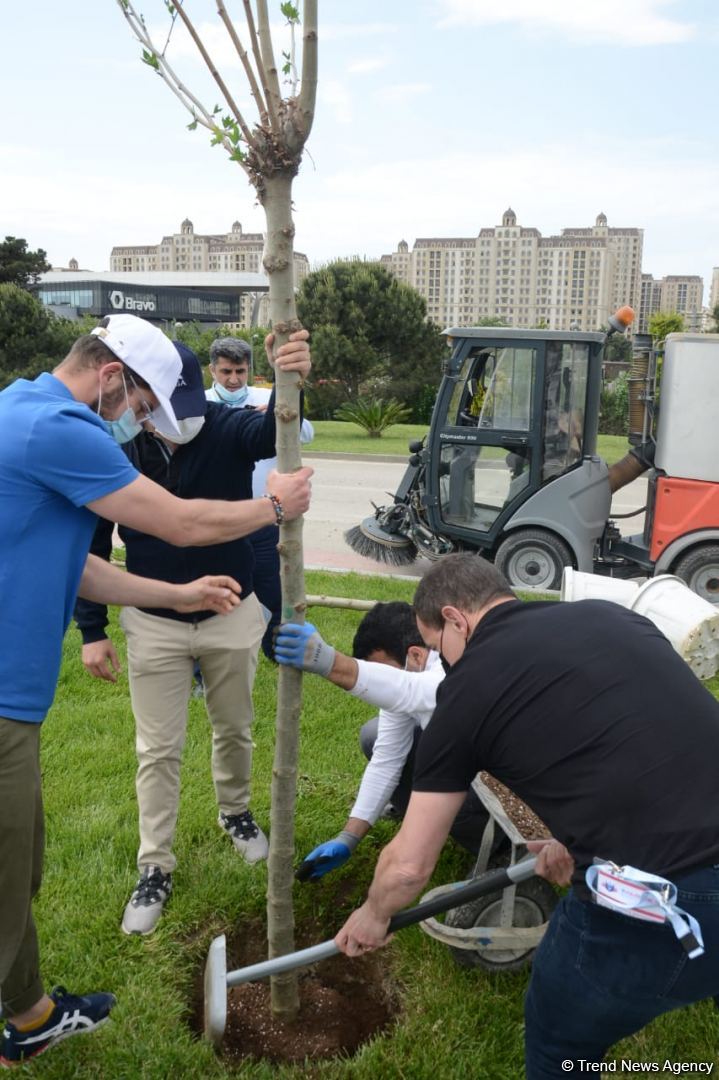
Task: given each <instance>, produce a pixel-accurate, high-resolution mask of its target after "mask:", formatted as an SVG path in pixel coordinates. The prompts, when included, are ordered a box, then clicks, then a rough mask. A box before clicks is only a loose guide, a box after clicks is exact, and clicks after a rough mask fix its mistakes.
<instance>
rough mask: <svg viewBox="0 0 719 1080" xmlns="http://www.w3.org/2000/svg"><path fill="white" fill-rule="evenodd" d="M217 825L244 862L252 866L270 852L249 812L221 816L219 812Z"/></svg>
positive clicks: (264, 837) (261, 832)
mask: <svg viewBox="0 0 719 1080" xmlns="http://www.w3.org/2000/svg"><path fill="white" fill-rule="evenodd" d="M217 824H218V825H219V826H220V828H221V829H224V830H225V832H226V833H227V835H228V836H229V837H230V838H231V839H232V843H233V844H234V845H235V847H236V848H237V850H238V851H239V853H240V855H242V857H243V859H244V860H245V862H248V863H250V865H252V863H256V862H261V861H262V859H266V858H267V855H268V854H269V850H270V846H269V844H268V843H267V837H266V836H265V834H264V833H263V831H262V829H261V828H260V827H259V825H258V824H257V822H256V821H255V819H254V818H253V816H252V814H251V813H250V811H249V810H243V812H242V813H241V814H223V813H222V812H220V816H219V817H218V819H217Z"/></svg>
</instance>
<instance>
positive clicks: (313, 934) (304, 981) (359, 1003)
mask: <svg viewBox="0 0 719 1080" xmlns="http://www.w3.org/2000/svg"><path fill="white" fill-rule="evenodd" d="M326 937H327V930H326V928H325V930H324V933H323V931H322V929H321V928H317V927H313V928H310V929H307V928H305V930H304V931H303V932H301V933H300V934H298V938H299V939H301V940H298V941H297V948H298V949H301V948H305V947H306V946H307V945H316V944H317V942H319V941H321V940H324V938H326ZM265 948H266V938H265V930H264V927H263V925H262V924H261V923H260V922H259V921H257V920H253V921H252V922H249V921H248V922H247V923H245V924H243V926H242V927H241V928H240V929H239V930H238V932H237V934H236V935H233V936H232V937H231V938H230V940H229V941H228V947H227V969H228V971H234V970H236V969H237V968H242V967H246V966H247V965H249V964H255V963H258V962H259V961H260V960H264V959H266V953H265V952H264V950H265ZM389 959H390V957H389V953H388V952H386V951H385V950H383V949H380V950H378V951H377V952H375V953H370V954H368V955H367V956H361V957H357V958H356V959H353V960H350V959H348V958H347V957H346V956H336V957H333V958H331V959H329V960H323V961H322V963H321V964H318V965H316V966H315V967H314V968H310V969H308V970H306V971H300V972H299V979H300V1012H299V1016H298V1018H297V1020H296V1021H294V1023H292V1024H285V1023H282V1022H281V1021H279V1020H276V1019H275V1018H274V1017H273V1016H272V1011H271V1008H270V983H269V979H264V980H263V981H262V982H253V983H247V984H246V985H244V986H237V987H234V988H233V989H231V990H229V992H228V995H227V1025H226V1028H225V1038H224V1040H223V1043H222V1051H221V1053H222V1057H223V1058H224V1059H225V1060H228V1061H232V1062H235V1063H240V1062H241V1061H242V1060H244V1059H247V1058H254V1059H263V1060H266V1061H269V1062H272V1063H273V1064H281V1063H292V1062H295V1063H296V1062H302V1061H304V1060H305V1059H309V1060H320V1059H322V1058H331V1057H348V1056H350V1055H352V1054H354V1053H355V1052H356V1051H357V1050H358V1049H359V1047H360V1046H362V1044H363V1043H365V1042H367V1041H368V1040H369V1039H371V1038H372V1037H373V1036H375V1035H377V1034H381V1033H382V1032H383V1031H385V1030H386V1029H387V1028H388V1027H390V1025H391V1024H392V1022H393V1021H394V1019H395V1017H396V1016H397V1014H398V1011H399V995H398V992H397V991H396V989H395V987H394V985H393V983H392V981H391V979H390V976H389V974H388V970H389V969H388V964H389ZM203 1023H204V1020H203V986H202V972H198V978H197V982H196V987H195V996H194V1002H193V1008H192V1020H191V1026H192V1028H193V1030H194V1031H196V1032H197V1034H198V1035H200V1034H201V1033H202V1028H203Z"/></svg>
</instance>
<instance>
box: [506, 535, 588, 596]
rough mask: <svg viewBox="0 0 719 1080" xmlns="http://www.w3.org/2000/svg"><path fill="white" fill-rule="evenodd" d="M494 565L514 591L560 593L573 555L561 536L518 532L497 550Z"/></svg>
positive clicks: (571, 563)
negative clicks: (541, 590)
mask: <svg viewBox="0 0 719 1080" xmlns="http://www.w3.org/2000/svg"><path fill="white" fill-rule="evenodd" d="M494 564H495V566H496V567H497V569H498V570H501V571H502V573H503V574H504V576H505V577H506V579H507V581H508V582H509V584H510V585H511V586H512V588H515V589H523V588H527V587H528V586H529V587H532V588H535V589H558V588H559V587H560V586H561V584H562V572H563V570H564V567H565V566H572V565H573V559H572V553H571V551H570V550H569V548H568V547H567V545H566V544H565V543H564V541H563V540H560V539H559V537H558V536H554V534H553V533H550V532H545V531H544V530H543V529H518V530H517V531H516V532H512V533H510V534H509V536H508V537H507V539H506V540H503V541H502V543H501V544H500V545H499V548H498V549H497V554H496V556H495V560H494Z"/></svg>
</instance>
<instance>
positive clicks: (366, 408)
mask: <svg viewBox="0 0 719 1080" xmlns="http://www.w3.org/2000/svg"><path fill="white" fill-rule="evenodd" d="M408 418H409V409H408V408H407V407H406V406H404V405H402V404H401V403H400V402H399V401H397V399H396V398H387V399H384V400H383V399H382V398H357V399H356V400H355V401H346V402H345V403H344V405H341V406H340V407H339V409H337V410H336V412H335V420H346V421H348V422H349V423H351V424H358V425H359V427H361V428H363V430H364V431H366V432H367V434H368V435H369V437H370V439H379V438H380V437H381V435H382V432H383V431H384V430H385V429H386V428H388V427H391V425H392V424H401V423H403V421H405V420H407V419H408Z"/></svg>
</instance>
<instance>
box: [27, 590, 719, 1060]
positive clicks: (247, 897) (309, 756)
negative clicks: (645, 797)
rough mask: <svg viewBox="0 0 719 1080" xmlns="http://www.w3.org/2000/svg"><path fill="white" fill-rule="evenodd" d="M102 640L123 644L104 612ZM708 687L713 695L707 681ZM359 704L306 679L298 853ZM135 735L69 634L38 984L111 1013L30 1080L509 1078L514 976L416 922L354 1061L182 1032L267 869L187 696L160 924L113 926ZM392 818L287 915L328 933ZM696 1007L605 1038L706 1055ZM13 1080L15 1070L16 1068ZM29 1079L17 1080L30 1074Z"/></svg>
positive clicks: (708, 1008)
mask: <svg viewBox="0 0 719 1080" xmlns="http://www.w3.org/2000/svg"><path fill="white" fill-rule="evenodd" d="M307 591H308V593H310V594H315V595H334V596H345V597H359V598H368V599H383V600H387V599H405V600H409V599H411V596H412V591H413V584H412V582H406V581H397V580H390V579H387V578H369V577H363V576H360V575H356V574H346V575H337V574H321V573H308V575H307ZM310 617H311V619H312V620H313V621H314V622H316V623H317V625H318V626H319V627H320V629H321V631H322V633H323V634H324V635H325V636H326V637H327V639H328V640H330V641H332V642H333V643H335V644H336V645H337V646H338V647H339V648H341V649H343V650H345V651H349V649H350V646H351V640H352V636H353V633H354V629H355V627H356V625H357V623H358V622H359V620H360V619H361V617H362V614H361V613H360V612H349V611H346V610H341V609H340V610H338V609H330V608H319V607H318V608H314V609H311V610H310ZM112 636H113V639H114V640H115V642H116V644H117V645H118V646H119V647H120V648H122V647H123V638H122V634H121V633H120V632H119V631H118V629H117V622H116V620H114V621H113V630H112ZM275 683H276V674H275V670H274V669H273V667H272V666H271V665H270V664H269V663H267V661H266V660H265V659H264V658H261V660H260V667H259V670H258V676H257V682H256V695H255V700H256V721H255V728H254V738H255V742H256V747H257V749H256V757H255V768H254V780H253V788H254V794H253V799H252V807H253V810H254V811H255V813H256V815H257V818H258V819H259V821H260V822H261V823H262V824H263V825H265V826H266V825H267V823H268V820H269V805H268V803H269V786H270V775H271V762H272V753H273V722H274V709H275ZM711 689H712V690H713V692H714V693H717V691H718V690H719V680H713V682H712V684H711ZM372 713H373V710H372V709H371V708H370V707H369V706H366V705H364V704H362V703H361V702H358V701H355V699H354V698H351V697H349V696H348V695H346V694H343V693H342V692H341V691H340V690H338V689H336V688H335V687H333V686H331V685H329V684H328V683H326V682H324V681H323V680H321V679H318V678H314V677H312V676H308V677H307V678H306V679H305V680H304V708H303V714H302V736H301V759H300V775H299V785H298V787H299V790H298V801H297V819H296V850H297V855H298V857H300V856H302V855H304V854H306V853H307V852H308V851H309V850H310V849H311V848H312V847H314V846H315V845H316V844H317V843H319V842H321V841H322V840H325V839H328V838H330V837H331V836H333V835H334V834H335V833H336V831H337V830H338V829H339V828H341V826H342V825H343V823H344V821H345V818H346V815H347V812H348V810H349V808H350V806H351V803H352V801H353V796H354V794H355V792H356V789H357V784H358V781H359V778H360V775H361V773H362V769H363V758H362V756H361V754H360V751H359V747H358V744H357V735H358V731H359V727H360V725H361V723H363V722H364V720H366V719H367V718H368V717H369V716H371V715H372ZM133 743H134V731H133V719H132V713H131V710H130V704H129V699H128V693H127V682H126V678H125V677H124V676H122V677H121V679H120V681H119V683H118V684H117V685H116V686H110V685H109V684H107V683H104V682H99V681H97V680H93V679H91V678H90V676H88V675H86V674H85V672H84V670H83V668H82V665H81V662H80V649H79V635H78V634H77V632H76V631H75V630H71V631H70V632H69V633H68V636H67V640H66V643H65V658H64V664H63V669H62V675H61V679H60V684H59V687H58V693H57V697H56V701H55V705H54V707H53V709H52V712H51V715H50V717H49V718H48V721H47V724H46V727H45V729H44V732H43V758H42V760H43V774H44V784H45V803H46V813H47V829H48V843H47V855H46V870H45V880H44V884H43V889H42V892H41V894H40V897H39V899H38V902H37V904H36V915H37V921H38V925H39V932H40V938H41V945H42V970H43V976H44V978H45V980H46V982H47V984H48V985H53V984H54V983H63V984H66V985H67V986H68V987H69V988H70V989H71V990H73V991H77V992H82V991H84V990H90V989H108V990H112V991H113V992H115V993H116V994H117V997H118V1005H117V1008H116V1010H115V1011H114V1013H113V1022H112V1023H111V1024H108V1025H107V1027H105V1028H104V1029H103V1030H102V1031H101V1032H98V1033H97V1034H94V1035H92V1036H91V1037H89V1038H87V1039H84V1038H83V1039H71V1040H69V1041H68V1042H67V1043H65V1044H63V1045H62V1046H60V1047H58V1048H57V1049H54V1050H52V1051H51V1052H50V1053H48V1054H47V1055H46V1056H44V1057H42V1058H40V1059H38V1061H37V1062H35V1063H34V1065H33V1066H32V1075H33V1076H35V1077H38V1078H43V1080H48V1078H52V1080H97V1078H98V1077H100V1078H102V1080H166V1078H167V1080H169V1078H173V1080H174V1078H178V1080H179V1078H185V1077H188V1078H189V1077H191V1078H202V1080H204V1078H222V1077H228V1078H230V1077H243V1078H253V1080H260V1078H263V1080H270V1078H271V1077H272V1078H274V1077H279V1078H281V1080H283V1078H289V1077H296V1078H299V1077H303V1076H307V1075H311V1076H312V1077H317V1078H336V1080H340V1078H343V1080H344V1078H347V1080H350V1078H351V1080H377V1078H382V1080H385V1078H389V1080H425V1078H426V1080H454V1078H457V1080H516V1078H518V1077H521V1075H522V998H523V992H524V989H525V986H526V982H527V973H526V972H521V973H517V974H491V975H490V974H487V973H486V972H483V971H480V970H471V971H470V970H462V969H460V968H458V967H457V966H456V965H455V964H454V962H453V960H452V958H451V956H450V954H449V952H448V950H447V949H446V948H444V947H443V946H442V945H440V944H438V943H436V942H434V941H432V940H431V939H429V938H428V937H427V936H425V935H424V934H423V933H422V932H421V931H420V930H419V929H418V928H416V927H413V928H411V929H409V930H405V931H402V933H400V934H398V935H397V937H396V938H395V939H394V941H393V942H392V944H391V945H390V946H389V947H388V950H387V959H388V964H389V966H390V970H391V975H392V978H393V980H394V982H395V983H396V985H397V986H398V987H399V992H400V997H401V1007H402V1014H401V1018H400V1020H399V1022H398V1023H397V1025H396V1027H394V1028H393V1029H392V1030H391V1031H390V1033H389V1034H387V1035H385V1036H383V1037H379V1038H376V1039H375V1040H374V1041H373V1042H371V1043H370V1044H368V1045H366V1046H365V1047H364V1048H363V1050H362V1051H361V1052H360V1053H359V1055H358V1056H357V1057H356V1058H355V1059H353V1060H352V1061H344V1062H342V1061H340V1062H334V1063H332V1062H330V1063H324V1064H313V1065H312V1066H311V1068H308V1070H304V1069H302V1068H299V1067H295V1068H290V1067H287V1068H277V1069H275V1068H270V1067H269V1066H267V1065H264V1064H260V1063H257V1064H246V1065H242V1066H238V1065H237V1064H236V1063H235V1064H230V1063H227V1062H225V1061H223V1060H222V1059H221V1058H217V1057H216V1056H215V1054H214V1053H213V1051H212V1050H210V1048H209V1047H208V1046H207V1045H205V1044H204V1043H203V1042H201V1041H199V1040H198V1039H197V1038H196V1036H195V1035H194V1034H193V1033H192V1031H191V1029H190V1025H189V1018H190V1017H189V1014H190V1003H191V999H192V996H193V988H194V985H195V980H196V977H197V972H198V971H199V969H200V967H201V965H202V963H203V962H204V958H205V956H206V953H207V947H208V945H209V943H210V940H211V939H212V938H213V937H214V936H215V935H216V934H218V933H219V932H222V931H228V932H230V933H232V932H233V931H237V930H241V929H242V927H243V925H245V926H246V925H247V924H248V921H252V920H263V919H264V890H265V884H266V877H267V873H266V867H265V865H264V864H260V865H258V866H256V867H254V868H250V867H248V866H247V865H246V864H245V863H244V862H243V861H242V860H241V859H240V858H239V857H238V856H237V855H236V854H235V853H234V850H233V849H232V846H231V844H230V843H229V841H228V840H227V838H226V837H224V836H223V835H222V834H221V832H220V830H219V829H218V827H217V825H216V824H215V820H216V815H217V810H216V806H215V801H214V794H213V790H212V784H211V779H210V761H209V757H210V738H209V729H208V723H207V719H206V715H205V709H204V704H203V703H202V701H194V700H193V701H192V702H191V703H190V721H189V725H188V737H187V746H186V750H185V756H184V761H183V772H182V799H181V807H180V817H179V823H178V829H177V839H176V847H175V850H176V854H177V856H178V867H177V871H176V873H175V877H174V881H175V892H174V894H173V896H172V899H171V901H170V903H169V904H168V907H167V911H166V914H165V915H164V917H163V919H162V920H161V923H160V926H159V928H158V930H157V931H156V933H155V934H154V935H152V936H151V937H149V938H147V939H141V938H128V937H125V936H124V935H123V934H122V933H121V932H120V918H121V914H122V909H123V907H124V904H125V902H126V901H127V898H128V896H129V893H130V891H131V889H132V887H133V884H134V881H135V877H136V868H135V854H136V844H137V822H136V804H135V792H134V772H135V757H134V745H133ZM394 828H395V827H394V826H393V825H392V824H391V823H390V822H386V821H382V822H379V823H378V824H377V826H376V827H375V829H373V831H372V833H371V834H370V836H369V837H368V838H367V839H366V840H365V841H364V842H363V843H362V844H361V845H360V847H359V848H358V850H357V852H356V854H355V855H354V857H353V858H352V860H351V861H350V863H349V864H348V865H347V866H346V867H345V868H343V869H342V870H341V871H339V872H337V873H335V874H333V875H330V876H329V877H328V878H327V879H325V881H324V882H323V883H321V884H319V885H317V886H312V887H311V886H309V885H305V886H302V885H297V886H296V887H295V894H296V914H297V921H298V924H299V925H305V926H308V925H310V926H313V927H314V928H315V930H314V931H312V932H313V933H314V934H316V935H317V936H316V937H313V938H312V939H311V940H309V941H308V940H306V939H305V940H303V941H302V944H311V943H313V942H314V941H319V940H324V939H325V938H328V937H331V936H332V934H333V933H334V932H335V931H336V930H337V929H338V928H339V926H340V925H341V923H342V921H343V919H344V917H345V916H346V915H347V914H348V913H349V911H350V910H351V909H352V908H353V907H355V906H356V905H357V904H358V903H360V902H361V899H362V898H363V895H364V892H365V890H366V887H367V884H368V883H369V881H370V878H371V874H372V870H373V867H374V864H375V862H376V858H377V854H378V852H379V850H380V848H381V846H382V845H383V844H384V843H386V842H387V840H388V839H389V838H390V837H391V836H392V835H393V832H394ZM466 866H467V858H466V856H465V855H464V854H463V853H462V852H461V851H460V850H459V849H458V848H456V847H454V845H453V844H452V842H450V843H449V844H448V845H447V848H446V850H445V852H444V854H443V856H442V859H441V861H440V864H439V866H438V869H437V872H436V874H435V877H434V883H435V884H438V883H440V882H442V881H455V880H459V879H461V877H462V876H463V874H464V872H465V869H466ZM718 1016H719V1014H717V1012H716V1011H715V1009H714V1008H713V1006H712V1005H710V1004H706V1003H705V1004H703V1005H701V1006H697V1007H694V1008H692V1009H687V1010H683V1011H682V1012H681V1013H680V1014H679V1013H677V1014H674V1016H669V1017H665V1018H662V1019H660V1020H658V1021H656V1022H655V1023H654V1024H652V1025H651V1026H650V1027H649V1028H648V1029H646V1031H644V1032H643V1033H641V1034H640V1035H638V1036H636V1037H635V1038H633V1039H631V1040H628V1041H627V1042H625V1043H623V1044H622V1045H621V1046H620V1047H618V1048H617V1051H616V1056H617V1058H621V1057H625V1058H631V1059H632V1060H634V1061H642V1062H654V1061H660V1062H663V1061H664V1060H665V1059H666V1058H672V1059H673V1060H676V1061H681V1060H684V1061H702V1060H705V1061H712V1060H714V1058H715V1054H716V1045H717V1017H718ZM23 1075H25V1073H24V1072H23ZM28 1075H30V1073H29V1070H28Z"/></svg>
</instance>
